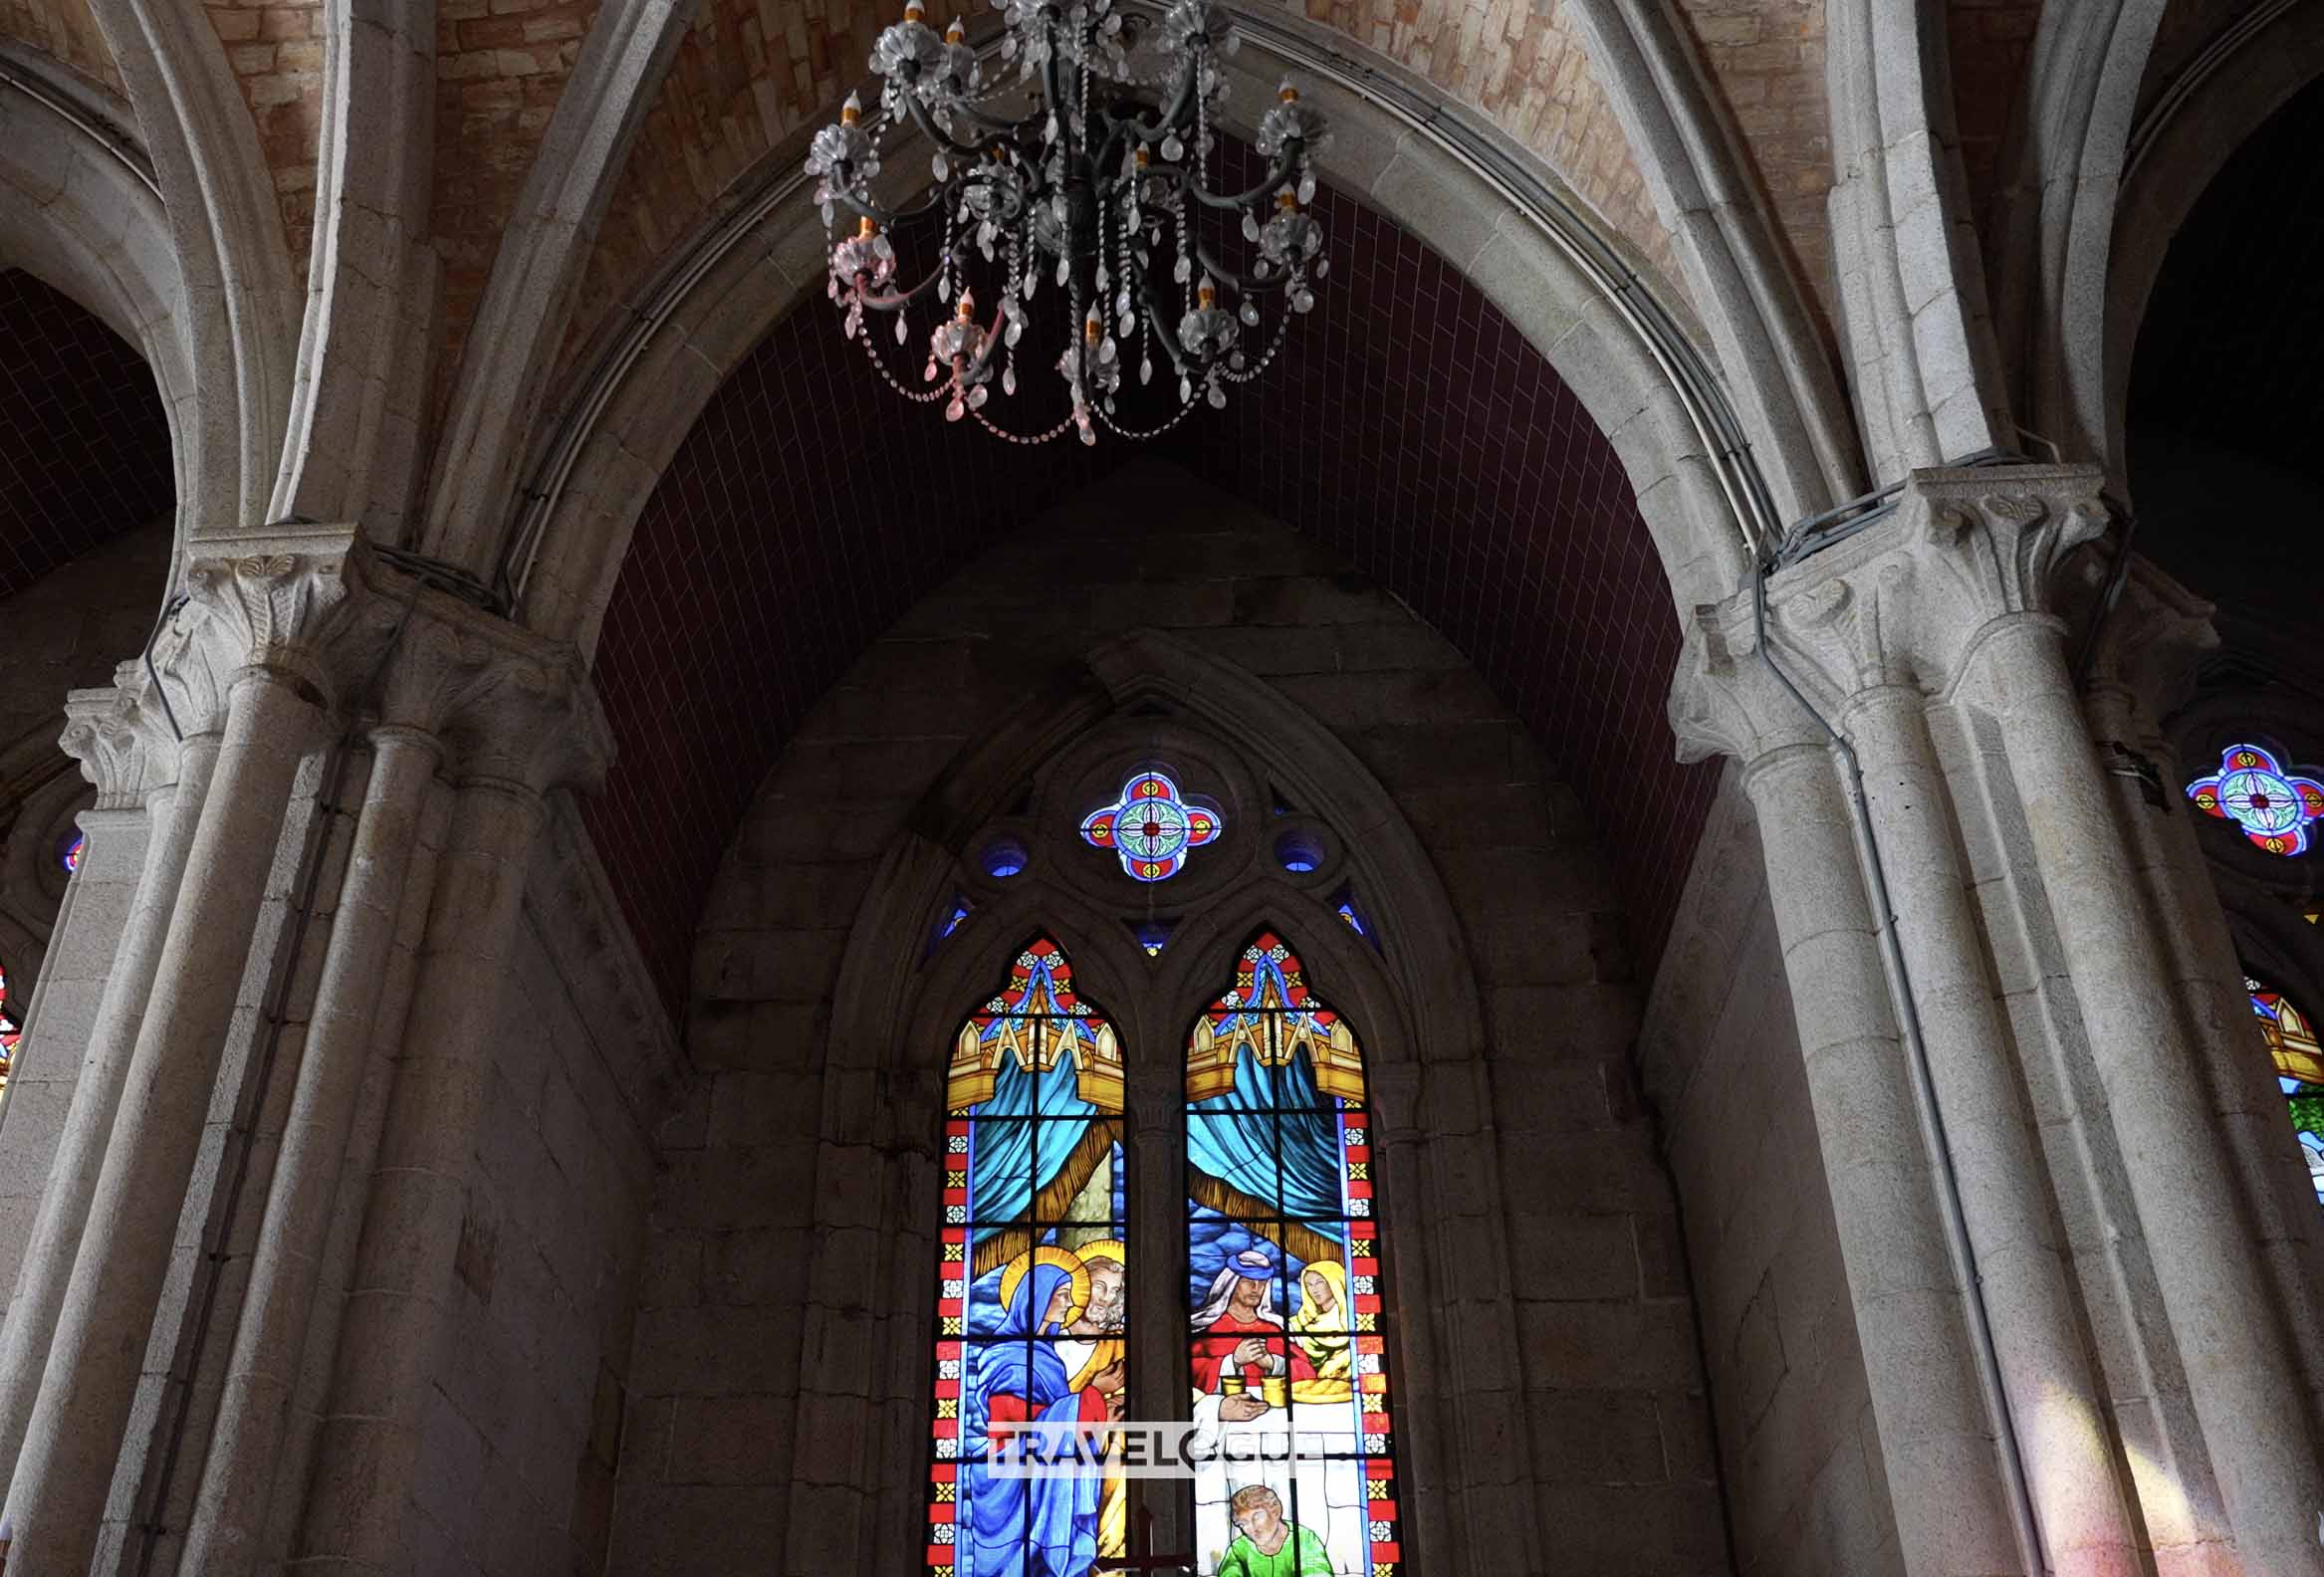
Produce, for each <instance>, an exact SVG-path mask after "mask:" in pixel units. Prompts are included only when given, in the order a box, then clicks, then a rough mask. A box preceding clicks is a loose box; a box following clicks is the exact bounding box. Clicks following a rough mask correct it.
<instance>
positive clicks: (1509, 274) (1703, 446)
mask: <svg viewBox="0 0 2324 1577" xmlns="http://www.w3.org/2000/svg"><path fill="white" fill-rule="evenodd" d="M1253 26H1254V37H1253V40H1252V45H1253V47H1249V48H1246V49H1245V50H1244V51H1243V52H1242V53H1241V55H1239V56H1238V57H1237V58H1236V62H1235V64H1234V66H1233V67H1232V69H1231V73H1230V75H1231V76H1233V77H1235V78H1236V79H1237V80H1236V83H1235V92H1234V94H1233V96H1232V99H1231V101H1230V102H1231V104H1233V105H1238V106H1249V105H1253V104H1261V103H1265V102H1266V100H1267V98H1268V95H1269V92H1270V91H1271V90H1272V89H1273V87H1274V85H1275V80H1276V76H1277V74H1278V73H1279V72H1280V71H1282V70H1284V69H1290V70H1294V71H1297V72H1298V73H1299V74H1300V75H1301V76H1302V78H1303V79H1305V80H1307V81H1308V82H1309V87H1308V89H1307V91H1308V92H1309V93H1310V95H1311V96H1312V98H1313V102H1314V103H1316V104H1317V105H1318V106H1320V107H1321V108H1322V109H1323V110H1324V111H1325V112H1326V113H1328V114H1329V115H1330V116H1331V117H1332V120H1333V124H1334V126H1335V136H1334V141H1333V144H1332V147H1331V149H1330V151H1329V153H1328V155H1327V156H1326V157H1325V158H1323V159H1322V160H1321V161H1320V162H1321V164H1322V174H1323V175H1324V176H1325V178H1327V179H1329V180H1330V181H1331V182H1332V183H1333V184H1334V185H1336V186H1338V187H1340V188H1341V189H1342V190H1344V191H1346V192H1348V193H1349V194H1351V195H1353V196H1355V197H1356V198H1357V199H1358V200H1360V201H1361V202H1363V203H1364V204H1366V205H1367V206H1369V207H1372V208H1374V209H1375V210H1377V211H1379V212H1381V213H1383V214H1385V215H1386V216H1388V217H1389V218H1391V219H1393V220H1395V221H1396V222H1397V223H1398V224H1400V225H1403V226H1404V227H1405V228H1407V229H1409V230H1410V231H1412V232H1413V233H1414V234H1415V235H1417V236H1418V237H1419V238H1420V239H1421V240H1422V241H1424V242H1425V243H1427V244H1428V245H1429V246H1430V247H1431V248H1433V249H1434V250H1435V251H1437V252H1438V253H1439V254H1440V255H1442V256H1443V257H1444V258H1445V259H1446V260H1447V261H1448V262H1449V263H1451V264H1452V266H1453V267H1454V268H1456V269H1458V270H1459V271H1461V272H1462V273H1463V274H1465V275H1466V276H1467V277H1468V278H1469V279H1471V280H1472V281H1473V282H1474V283H1475V284H1476V285H1477V286H1478V287H1479V288H1480V289H1481V290H1482V291H1483V292H1484V293H1485V294H1486V296H1487V297H1489V298H1490V299H1491V300H1492V301H1493V303H1494V304H1495V305H1496V306H1497V307H1498V308H1500V309H1501V311H1502V312H1503V313H1505V314H1506V315H1507V316H1508V318H1509V319H1510V320H1511V323H1512V324H1514V325H1515V326H1516V327H1517V329H1518V330H1519V331H1520V332H1521V333H1523V334H1524V335H1525V337H1526V338H1528V339H1529V340H1530V341H1531V343H1532V344H1533V345H1534V347H1535V348H1536V349H1538V350H1539V351H1540V352H1541V354H1542V355H1543V356H1544V357H1545V358H1546V359H1547V360H1548V361H1549V362H1550V364H1551V365H1552V366H1553V367H1554V368H1555V369H1556V371H1557V372H1558V374H1559V376H1560V377H1561V378H1563V379H1564V381H1565V382H1566V383H1567V385H1568V386H1569V387H1571V389H1572V390H1573V391H1574V393H1575V394H1576V395H1577V396H1578V397H1579V398H1580V400H1581V401H1582V403H1583V405H1584V407H1585V408H1586V409H1587V410H1588V412H1589V414H1590V416H1591V418H1592V420H1593V421H1594V422H1595V423H1596V424H1597V426H1598V427H1599V428H1600V429H1601V430H1602V431H1603V432H1604V433H1605V434H1606V436H1607V437H1608V438H1609V439H1610V440H1611V442H1612V443H1613V445H1614V448H1615V450H1616V452H1617V453H1618V455H1619V456H1620V458H1621V460H1622V463H1623V466H1624V468H1625V470H1626V472H1627V474H1628V476H1629V479H1630V482H1631V485H1632V488H1633V491H1634V493H1635V495H1636V497H1637V500H1638V505H1639V509H1640V511H1641V513H1642V515H1643V516H1644V517H1645V519H1646V521H1647V523H1648V525H1649V528H1650V529H1651V531H1652V532H1653V534H1654V538H1655V542H1656V545H1657V548H1658V550H1659V552H1660V555H1661V558H1662V561H1663V563H1664V566H1665V569H1666V572H1667V574H1668V577H1669V579H1670V582H1671V586H1672V598H1673V601H1674V603H1675V604H1676V605H1677V606H1678V607H1679V608H1681V609H1685V608H1691V607H1693V606H1694V605H1696V604H1698V603H1700V602H1703V601H1706V600H1716V599H1717V598H1718V597H1721V596H1724V595H1726V594H1727V593H1728V592H1729V591H1731V590H1732V589H1733V588H1734V587H1735V586H1736V585H1737V584H1739V583H1740V580H1741V577H1742V574H1743V569H1744V566H1745V565H1746V564H1747V563H1748V562H1749V558H1750V555H1751V552H1752V543H1753V542H1754V541H1755V540H1759V539H1763V538H1769V537H1771V534H1772V531H1773V529H1774V515H1773V512H1772V510H1771V508H1770V507H1769V506H1768V504H1767V503H1766V500H1767V499H1768V498H1769V496H1770V495H1768V493H1767V491H1766V486H1765V483H1764V481H1763V479H1762V478H1760V477H1759V476H1758V472H1757V463H1756V462H1755V461H1754V460H1753V459H1752V458H1751V454H1750V445H1749V441H1748V434H1747V433H1746V432H1745V430H1744V428H1743V423H1742V421H1741V419H1740V418H1739V417H1738V416H1737V415H1736V413H1735V410H1734V408H1733V403H1732V399H1733V396H1732V395H1731V393H1730V390H1729V388H1728V386H1727V385H1726V383H1725V382H1723V380H1722V379H1721V378H1720V377H1719V375H1718V374H1717V373H1716V372H1715V371H1713V370H1712V368H1711V367H1710V366H1709V364H1708V363H1707V362H1706V361H1704V359H1703V358H1702V355H1701V352H1700V351H1699V350H1698V349H1696V348H1695V346H1694V345H1693V343H1692V342H1691V341H1690V340H1689V339H1688V338H1687V336H1686V334H1685V333H1684V332H1683V331H1682V330H1681V329H1680V328H1679V327H1678V324H1677V320H1676V319H1675V318H1673V317H1672V316H1671V315H1670V314H1669V313H1668V312H1665V311H1663V310H1662V309H1661V308H1660V307H1659V306H1656V305H1655V304H1653V303H1652V302H1651V301H1650V300H1645V299H1643V298H1644V296H1645V286H1644V283H1643V282H1642V281H1640V280H1638V279H1637V278H1635V277H1634V276H1632V275H1630V274H1629V272H1628V270H1627V269H1625V268H1622V267H1621V266H1620V265H1619V261H1618V259H1617V258H1615V256H1614V255H1613V254H1612V253H1611V252H1610V251H1609V250H1608V249H1607V248H1606V247H1605V245H1604V243H1603V242H1602V241H1599V240H1598V239H1597V238H1596V237H1595V236H1594V235H1593V234H1591V233H1590V232H1589V231H1588V230H1587V228H1586V226H1584V225H1583V224H1582V223H1581V221H1580V220H1579V218H1578V217H1577V216H1576V215H1575V213H1574V212H1573V210H1572V209H1571V208H1570V207H1569V206H1566V205H1564V204H1563V203H1562V201H1561V200H1560V199H1558V198H1557V197H1556V195H1555V193H1554V192H1553V191H1552V190H1551V189H1550V188H1549V187H1548V185H1547V184H1546V183H1545V182H1543V181H1542V180H1541V179H1540V177H1539V176H1538V175H1537V174H1534V173H1532V172H1531V171H1530V170H1529V169H1528V168H1526V167H1524V166H1521V165H1519V164H1518V163H1517V162H1516V161H1515V160H1512V159H1511V158H1510V157H1509V156H1508V155H1507V153H1506V152H1503V151H1500V150H1499V148H1498V144H1493V143H1491V142H1490V141H1489V140H1488V139H1485V138H1482V137H1473V138H1470V139H1468V140H1463V139H1461V138H1460V137H1458V136H1456V135H1455V134H1454V131H1453V130H1452V129H1451V128H1452V127H1454V125H1455V121H1456V117H1455V116H1453V115H1450V114H1448V113H1445V112H1444V109H1443V107H1442V106H1441V105H1438V104H1434V103H1432V102H1429V101H1424V100H1422V99H1421V98H1420V97H1419V96H1418V95H1416V94H1414V93H1413V92H1412V91H1410V90H1393V85H1392V84H1391V83H1390V82H1389V81H1388V79H1387V78H1386V77H1384V76H1379V75H1376V74H1372V73H1369V72H1368V71H1367V70H1366V69H1363V68H1362V67H1361V66H1360V63H1357V62H1353V61H1350V60H1348V59H1347V58H1346V57H1345V56H1340V55H1329V56H1326V55H1324V54H1321V53H1312V54H1301V53H1298V50H1299V48H1300V46H1299V45H1298V44H1297V42H1296V41H1295V40H1294V39H1293V38H1292V36H1291V35H1290V34H1289V33H1288V32H1287V31H1284V30H1279V29H1277V30H1269V29H1264V28H1261V27H1260V26H1259V25H1258V24H1257V23H1256V22H1255V23H1254V24H1253ZM1317 78H1320V79H1321V80H1320V81H1317V80H1315V79H1317ZM1229 123H1230V125H1232V124H1234V122H1233V121H1232V120H1230V122H1229ZM1240 129H1243V130H1246V131H1248V129H1249V127H1248V126H1244V127H1240ZM908 162H909V161H908V160H906V159H903V158H901V157H900V156H899V158H898V159H897V160H896V161H895V163H896V166H897V167H902V166H904V165H905V164H907V163H908ZM765 182H766V183H765V184H764V185H762V186H760V187H759V188H758V195H757V196H756V197H755V198H754V199H752V200H751V201H749V202H747V203H744V204H742V205H740V206H739V207H738V208H737V209H736V210H735V212H734V213H733V215H732V216H730V218H729V219H727V220H726V221H725V222H724V223H723V224H722V225H721V226H719V227H718V228H716V229H714V230H713V231H711V232H709V233H708V234H706V235H705V236H703V237H702V238H700V239H699V240H698V242H697V243H696V244H695V245H694V246H693V247H692V248H691V249H690V250H688V251H686V252H684V253H682V254H681V255H680V256H678V257H677V258H675V259H674V260H673V261H672V262H671V263H670V265H669V266H668V268H667V270H666V272H665V276H664V282H663V285H662V286H661V287H660V288H658V289H657V291H656V292H655V293H654V294H653V295H652V297H651V299H650V300H649V301H648V302H647V303H646V304H645V305H644V306H642V307H641V308H640V309H639V311H638V313H637V314H636V317H635V322H634V323H632V324H627V325H624V326H622V328H621V331H620V332H619V333H618V334H616V335H614V336H613V337H612V338H608V339H607V340H605V342H603V343H602V344H600V345H599V346H598V347H597V355H596V359H595V361H594V363H593V365H592V366H591V368H590V370H589V371H588V372H587V373H586V374H585V375H584V377H583V378H582V380H581V385H580V386H579V387H578V388H577V389H575V390H574V391H573V392H572V393H571V394H570V395H569V397H568V399H567V402H566V405H565V408H564V410H563V411H562V412H561V413H560V414H559V415H558V416H557V418H556V419H555V420H554V421H553V422H550V423H548V424H546V427H547V435H546V437H545V438H544V439H543V441H542V444H541V447H540V448H539V450H538V451H537V452H536V455H535V457H534V459H533V461H532V463H531V467H530V474H529V478H528V480H527V482H526V483H525V485H524V486H523V487H522V488H521V489H520V490H519V495H520V502H519V504H518V505H517V506H516V514H515V516H514V518H513V519H512V520H511V521H510V522H508V523H507V525H506V528H505V535H504V541H503V546H502V549H501V553H500V560H501V563H503V564H504V565H505V573H506V574H507V576H508V578H509V580H510V581H511V583H512V584H513V586H514V587H515V589H516V591H517V593H518V596H519V602H520V616H521V617H522V618H523V619H524V620H525V622H527V623H528V624H530V625H532V626H534V627H536V628H539V629H542V630H545V631H556V632H559V633H561V634H563V635H567V636H570V637H571V638H573V639H575V640H576V641H577V642H578V643H579V644H580V645H581V647H582V648H583V649H584V650H589V649H593V647H594V644H595V639H596V632H597V629H598V626H599V624H600V622H601V619H602V617H603V610H604V607H605V605H606V603H607V601H608V600H609V599H610V597H611V594H612V588H613V585H614V582H615V579H616V578H617V577H618V575H619V573H620V569H621V564H622V562H623V559H624V557H625V555H626V553H627V551H628V546H629V538H630V533H631V531H632V530H633V529H634V527H635V524H636V521H637V518H638V515H639V512H640V510H641V509H642V508H643V506H644V502H645V499H646V497H647V496H648V495H649V494H650V493H651V492H652V490H653V487H654V484H655V483H656V481H657V480H658V479H659V477H660V475H661V473H662V470H663V469H664V467H665V466H666V465H667V463H668V461H669V460H670V457H671V456H672V455H673V454H674V453H675V452H676V450H677V447H678V445H679V443H680V442H681V441H682V440H683V439H684V437H685V435H686V434H687V433H688V432H689V431H690V430H691V429H692V427H693V425H694V422H695V419H696V417H697V416H698V415H699V414H700V413H701V411H702V409H703V407H704V406H705V405H706V404H707V403H708V401H709V400H710V397H711V396H712V394H713V393H714V392H715V391H716V390H717V388H718V387H719V385H720V384H721V383H722V382H723V381H724V380H725V378H726V376H727V375H728V373H729V372H731V371H732V370H733V369H734V368H735V367H736V366H737V365H738V364H739V363H740V362H741V361H742V359H743V357H744V356H745V355H746V354H748V353H749V351H750V350H751V349H752V348H753V347H754V346H756V345H757V344H758V343H759V342H760V341H761V340H762V339H763V338H765V337H766V335H767V333H768V331H769V330H770V329H772V328H773V326H774V325H775V324H777V323H778V322H779V321H781V320H782V319H783V318H784V316H785V315H786V314H788V313H789V312H791V311H792V310H793V309H794V308H795V307H797V306H799V305H800V304H801V303H803V302H807V301H811V300H814V299H819V297H820V295H821V293H822V287H823V282H824V275H823V267H824V263H823V249H824V235H823V231H822V227H821V225H820V223H819V221H818V219H817V218H816V216H815V214H814V211H813V203H812V202H811V200H810V193H809V191H808V189H807V186H806V183H805V182H804V181H803V180H802V179H800V178H799V177H798V174H797V171H796V169H795V168H793V167H791V166H790V165H789V163H788V161H786V162H785V163H783V164H772V163H771V165H770V167H769V168H768V169H767V170H766V172H765Z"/></svg>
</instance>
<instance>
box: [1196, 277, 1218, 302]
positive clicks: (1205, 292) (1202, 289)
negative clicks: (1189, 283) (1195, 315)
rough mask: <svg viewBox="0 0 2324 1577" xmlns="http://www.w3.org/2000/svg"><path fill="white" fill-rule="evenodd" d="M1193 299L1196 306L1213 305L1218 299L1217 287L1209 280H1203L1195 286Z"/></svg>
mask: <svg viewBox="0 0 2324 1577" xmlns="http://www.w3.org/2000/svg"><path fill="white" fill-rule="evenodd" d="M1194 300H1195V305H1196V306H1198V307H1212V306H1215V305H1217V303H1218V300H1219V288H1218V287H1217V286H1216V285H1213V284H1212V283H1211V282H1210V281H1209V280H1204V281H1203V282H1202V283H1201V284H1200V285H1197V286H1196V287H1195V290H1194Z"/></svg>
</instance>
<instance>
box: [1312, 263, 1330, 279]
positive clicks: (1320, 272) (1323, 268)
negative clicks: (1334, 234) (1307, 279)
mask: <svg viewBox="0 0 2324 1577" xmlns="http://www.w3.org/2000/svg"><path fill="white" fill-rule="evenodd" d="M1330 272H1331V259H1329V258H1317V259H1316V260H1315V277H1316V278H1317V279H1321V278H1322V277H1323V276H1324V275H1326V274H1328V273H1330Z"/></svg>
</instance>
